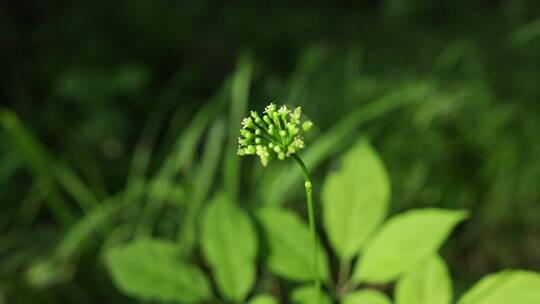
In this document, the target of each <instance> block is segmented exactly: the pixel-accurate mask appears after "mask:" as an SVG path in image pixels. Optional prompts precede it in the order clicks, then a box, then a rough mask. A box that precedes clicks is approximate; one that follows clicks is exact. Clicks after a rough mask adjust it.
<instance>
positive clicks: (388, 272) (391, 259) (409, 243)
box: [353, 209, 467, 283]
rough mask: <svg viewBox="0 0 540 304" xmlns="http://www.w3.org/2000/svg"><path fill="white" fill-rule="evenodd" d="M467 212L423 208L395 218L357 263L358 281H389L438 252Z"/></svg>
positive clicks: (371, 243)
mask: <svg viewBox="0 0 540 304" xmlns="http://www.w3.org/2000/svg"><path fill="white" fill-rule="evenodd" d="M466 217H467V214H466V212H464V211H452V210H443V209H422V210H414V211H409V212H406V213H403V214H400V215H397V216H395V217H393V218H391V219H390V220H389V221H388V222H387V223H386V224H385V225H384V226H383V227H382V228H381V229H380V230H379V231H378V232H377V233H376V235H375V236H374V237H373V239H372V240H371V241H370V242H369V243H368V244H367V245H366V248H365V250H364V252H363V254H362V256H361V259H360V261H359V263H358V264H357V266H356V269H355V272H354V275H353V280H354V281H355V282H357V283H358V282H369V283H386V282H390V281H392V280H395V279H397V277H398V276H399V275H400V274H401V273H402V272H403V271H405V270H407V269H409V268H411V267H412V266H414V265H415V264H416V263H419V262H421V261H422V260H424V259H426V258H428V257H429V256H431V255H432V254H434V253H435V252H436V251H437V250H438V249H439V247H440V246H441V245H442V243H443V242H444V241H445V240H446V238H447V237H448V235H449V234H450V232H451V231H452V229H453V228H454V227H455V226H456V225H457V224H458V223H459V222H461V221H462V220H464V219H465V218H466Z"/></svg>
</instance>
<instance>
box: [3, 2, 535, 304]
mask: <svg viewBox="0 0 540 304" xmlns="http://www.w3.org/2000/svg"><path fill="white" fill-rule="evenodd" d="M246 94H247V95H246ZM247 100H249V105H246V104H245V103H246V101H247ZM270 101H274V102H276V103H278V104H290V105H295V106H302V107H303V109H304V112H305V114H306V115H307V116H308V117H309V118H310V119H311V120H312V121H313V122H314V123H315V126H316V130H315V133H316V134H315V135H314V137H313V138H311V139H310V140H308V141H313V142H317V140H321V141H322V140H326V142H323V143H322V144H321V145H322V146H324V147H323V148H321V151H319V152H320V153H319V154H318V155H317V156H313V157H311V160H312V162H311V163H310V161H309V160H307V163H308V166H311V167H312V169H313V171H314V182H315V185H317V184H319V185H320V184H321V183H322V180H323V177H324V175H325V174H326V172H328V170H329V169H331V168H332V167H333V166H334V163H335V159H336V157H338V156H339V155H340V153H341V152H343V151H344V150H345V149H346V148H348V147H350V146H351V145H352V144H353V143H354V142H355V141H356V140H357V138H358V136H360V135H363V136H367V137H369V138H370V140H371V142H372V143H373V145H374V146H375V148H376V149H377V150H378V151H379V153H380V154H381V156H382V158H383V160H384V162H385V164H386V166H387V169H388V171H389V173H390V177H391V180H392V188H393V189H392V192H393V195H392V204H391V206H392V213H396V212H400V211H404V210H408V209H410V208H414V207H426V206H432V207H444V208H465V209H469V210H470V211H471V218H470V219H469V220H468V221H467V222H466V224H464V225H462V226H460V227H459V229H458V231H457V232H456V233H455V234H454V235H453V236H452V237H451V239H450V241H449V242H448V243H447V244H446V245H445V247H444V250H443V256H444V257H445V259H446V260H447V262H448V263H449V267H450V270H451V273H452V276H453V277H454V280H455V285H456V289H457V290H461V291H462V290H463V289H464V288H465V287H466V286H470V285H471V283H472V282H474V281H477V280H478V279H479V278H480V277H482V276H483V275H485V274H487V273H490V272H494V271H497V270H500V269H503V268H522V269H530V270H535V271H540V220H539V219H540V2H538V1H533V0H530V1H527V0H514V1H504V0H499V1H465V0H457V1H427V0H410V1H405V0H397V1H373V0H371V1H291V2H285V1H271V2H266V3H264V4H263V3H256V2H255V1H234V2H233V1H229V2H221V1H208V0H201V1H171V0H159V1H148V0H132V1H102V0H98V1H35V0H34V1H31V0H25V1H17V0H11V1H2V2H1V3H0V105H1V110H0V127H1V128H0V156H1V157H0V185H1V188H0V189H1V191H0V206H1V209H0V210H1V211H0V231H1V235H0V302H2V300H4V301H6V303H97V302H99V303H124V302H125V303H130V302H133V300H131V299H129V298H127V297H125V296H123V295H121V294H120V293H119V292H118V291H116V289H115V288H114V286H113V285H112V284H111V281H110V278H109V277H108V274H107V272H106V271H105V269H104V267H103V265H102V263H101V262H100V260H99V259H100V256H99V254H100V248H101V246H102V245H103V244H106V243H107V242H112V241H111V239H113V240H115V239H116V240H118V239H129V238H132V237H133V236H134V235H159V236H163V237H171V236H173V235H176V231H177V230H178V226H181V225H179V222H182V221H179V218H182V212H176V211H177V210H180V211H181V210H182V206H183V204H184V203H185V202H193V201H195V202H200V204H202V203H203V202H204V201H205V200H206V198H207V197H209V196H211V194H212V193H213V191H214V190H215V188H216V186H215V185H217V184H228V183H232V184H235V183H236V184H238V185H240V188H239V189H240V191H239V193H240V194H239V200H240V201H241V202H242V204H243V205H245V206H246V208H252V206H255V205H257V204H272V203H275V204H282V203H283V204H287V205H288V206H293V208H294V206H299V207H298V208H299V209H300V210H302V209H301V208H302V206H303V205H302V194H303V193H302V188H301V183H298V187H296V186H295V187H293V188H292V189H291V191H289V192H290V193H289V192H287V193H277V194H276V193H275V192H276V191H275V189H276V187H275V186H274V187H272V186H271V181H272V176H273V175H272V174H271V173H272V172H271V171H272V170H271V169H272V168H270V169H269V170H270V173H265V172H262V171H263V170H262V169H261V167H260V165H259V164H258V163H257V161H256V160H255V159H249V160H244V159H243V160H242V173H243V174H242V177H240V178H239V177H238V176H235V174H232V175H231V174H230V173H229V172H228V171H227V166H228V165H227V164H230V163H233V164H234V163H235V162H239V161H240V160H239V159H236V155H235V154H236V142H235V141H236V135H235V134H236V133H237V132H238V129H239V122H240V118H241V117H242V116H243V115H244V114H245V113H246V111H247V109H257V110H261V109H262V108H263V107H264V105H265V104H267V103H268V102H270ZM216 130H218V131H216ZM219 130H221V133H224V134H220V132H219ZM223 131H224V132H223ZM222 137H223V140H221V138H222ZM216 138H218V140H216ZM227 138H228V140H227ZM318 138H319V139H318ZM309 145H310V144H309V143H308V146H309ZM233 156H234V158H235V159H236V160H230V159H232V157H233ZM222 162H223V163H224V164H225V165H224V166H222V165H221V163H222ZM232 188H234V186H233V187H232ZM272 189H274V190H272ZM279 189H280V188H279V187H278V188H277V190H279ZM316 191H317V190H316ZM316 198H318V194H317V193H316ZM317 200H318V199H317ZM126 205H127V207H126ZM120 209H121V212H117V211H119V210H120ZM96 210H98V211H96ZM89 214H90V215H91V216H92V217H90V218H88V215H89ZM179 214H180V215H179ZM84 220H85V221H86V222H90V223H92V222H94V223H96V222H97V223H98V224H96V226H98V227H97V228H96V227H93V228H85V226H84V225H83V227H82V228H80V229H79V230H77V231H75V232H73V230H71V229H70V228H71V227H73V225H74V224H75V223H79V224H80V223H81V221H84ZM89 225H91V224H89ZM69 232H71V233H69ZM66 238H67V239H68V240H67V241H66ZM173 238H174V236H173ZM59 252H60V253H59ZM58 255H60V256H61V258H60V261H61V262H58V259H56V258H55V259H53V258H52V257H53V256H54V257H57V256H58Z"/></svg>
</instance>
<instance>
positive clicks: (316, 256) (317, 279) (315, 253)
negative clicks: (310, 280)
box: [291, 154, 321, 303]
mask: <svg viewBox="0 0 540 304" xmlns="http://www.w3.org/2000/svg"><path fill="white" fill-rule="evenodd" d="M291 156H292V158H294V160H296V162H297V163H298V164H299V165H300V167H301V168H302V172H303V173H304V181H305V182H304V186H305V188H306V203H307V209H308V219H309V232H310V234H311V244H312V250H313V269H314V277H315V279H314V286H315V290H316V292H317V303H320V302H321V278H320V276H319V254H318V250H317V230H316V229H315V213H314V210H313V197H312V184H311V178H310V176H309V171H308V169H307V167H306V164H304V162H303V161H302V159H301V158H300V157H299V156H298V155H297V154H292V155H291Z"/></svg>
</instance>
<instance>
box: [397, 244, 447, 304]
mask: <svg viewBox="0 0 540 304" xmlns="http://www.w3.org/2000/svg"><path fill="white" fill-rule="evenodd" d="M396 303H397V304H450V303H452V280H451V278H450V275H449V273H448V269H447V268H446V264H445V263H444V260H443V259H442V258H441V257H440V256H438V255H434V256H433V257H431V258H429V259H427V260H425V261H423V262H422V263H421V264H420V265H418V267H415V268H414V269H411V270H410V271H408V272H406V273H405V274H404V275H403V276H401V277H400V279H399V281H398V283H397V286H396Z"/></svg>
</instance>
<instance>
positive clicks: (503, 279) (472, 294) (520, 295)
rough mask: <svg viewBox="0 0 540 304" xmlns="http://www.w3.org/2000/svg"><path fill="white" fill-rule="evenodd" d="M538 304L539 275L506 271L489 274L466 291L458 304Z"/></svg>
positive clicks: (539, 300)
mask: <svg viewBox="0 0 540 304" xmlns="http://www.w3.org/2000/svg"><path fill="white" fill-rule="evenodd" d="M507 303H516V304H517V303H519V304H537V303H540V274H538V273H535V272H531V271H523V270H508V271H502V272H498V273H495V274H491V275H488V276H486V277H485V278H483V279H482V280H480V282H478V283H476V285H474V286H473V287H472V288H471V289H470V290H469V291H467V292H466V293H465V294H464V295H463V296H462V297H461V299H460V300H459V301H458V304H507Z"/></svg>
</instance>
